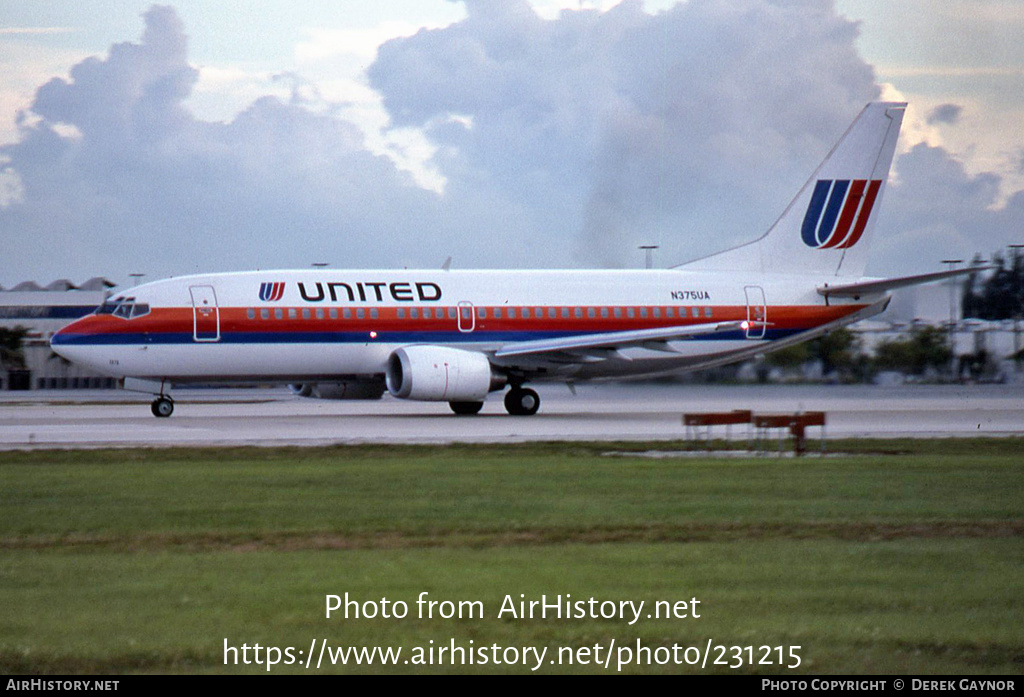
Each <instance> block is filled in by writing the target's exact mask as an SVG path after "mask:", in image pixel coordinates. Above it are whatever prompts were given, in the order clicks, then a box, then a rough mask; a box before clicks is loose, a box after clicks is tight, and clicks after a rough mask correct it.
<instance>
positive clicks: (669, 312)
mask: <svg viewBox="0 0 1024 697" xmlns="http://www.w3.org/2000/svg"><path fill="white" fill-rule="evenodd" d="M665 316H666V317H675V316H676V310H675V308H674V307H666V308H665Z"/></svg>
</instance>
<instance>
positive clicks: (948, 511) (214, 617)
mask: <svg viewBox="0 0 1024 697" xmlns="http://www.w3.org/2000/svg"><path fill="white" fill-rule="evenodd" d="M647 447H651V448H657V449H661V450H672V449H674V446H672V445H666V444H658V445H657V446H654V445H638V444H628V445H627V444H614V445H608V444H592V445H588V444H536V445H523V446H451V447H388V446H372V447H371V446H359V447H338V448H322V449H319V448H318V449H223V450H192V449H189V450H186V449H181V450H119V451H41V452H24V453H2V454H0V607H2V610H0V672H6V673H46V672H53V673H128V672H157V673H191V672H203V673H210V672H221V673H234V672H265V671H266V666H264V665H255V664H251V665H237V666H236V665H233V664H232V665H225V651H224V647H225V641H226V642H227V644H228V645H229V646H232V647H238V648H239V649H240V648H241V647H242V645H243V644H245V645H247V646H250V647H251V646H254V645H255V644H257V643H259V644H260V645H261V646H263V647H266V646H276V647H281V648H282V649H283V648H284V647H293V655H294V656H297V654H298V652H299V651H302V652H303V653H302V655H301V656H300V657H298V660H296V661H294V662H293V663H292V664H291V665H283V664H281V665H276V666H274V667H273V669H272V672H275V673H286V672H292V673H296V672H308V673H316V672H377V673H380V672H387V673H397V672H464V673H480V672H488V673H490V672H506V673H529V672H531V668H532V667H533V665H534V664H535V661H533V660H530V661H527V665H523V661H522V660H520V661H519V662H518V663H517V664H514V665H508V664H502V665H494V664H493V663H488V664H486V665H472V666H470V665H456V666H452V665H451V664H450V661H448V662H446V663H445V664H443V665H437V664H436V662H435V664H434V665H415V664H405V663H404V662H402V661H404V660H406V659H408V658H410V657H411V656H412V652H413V651H414V650H415V649H416V648H417V647H421V648H436V647H439V646H449V645H450V643H451V642H452V641H453V640H454V642H455V644H456V645H458V646H460V647H463V648H467V649H468V648H479V647H490V646H492V645H495V644H496V645H498V646H499V647H503V648H504V647H518V648H519V649H522V648H523V647H535V648H538V649H541V648H547V653H546V654H545V660H544V661H543V662H542V665H541V667H540V671H541V672H594V673H605V672H616V663H617V660H618V659H620V658H623V657H624V654H622V653H621V649H622V647H632V648H634V649H635V648H636V644H637V641H638V640H639V641H640V643H641V645H642V646H643V647H647V648H650V649H651V650H652V651H653V650H654V649H657V648H658V647H663V651H662V653H661V654H660V655H661V656H665V655H667V653H666V652H667V651H669V650H670V648H671V647H673V646H676V647H679V649H678V651H680V652H681V651H683V650H685V648H686V647H700V649H701V650H704V649H705V647H706V646H707V644H708V642H709V641H710V642H711V645H712V646H719V645H721V646H724V647H733V646H740V647H747V646H752V647H754V648H753V650H752V651H753V655H754V656H755V658H756V659H760V658H762V657H763V656H764V652H763V651H760V650H759V647H761V646H769V647H777V646H782V647H785V650H787V651H788V649H789V647H791V646H799V647H800V649H799V650H798V655H799V656H800V666H799V667H798V668H796V669H788V668H786V667H783V666H780V665H778V660H774V661H773V662H772V663H770V664H758V663H757V662H756V660H755V662H754V665H750V664H749V663H750V661H748V660H742V661H741V660H740V659H736V658H734V655H733V653H730V652H729V651H725V652H723V653H721V654H716V653H714V652H713V653H711V654H710V658H709V660H708V661H707V665H705V666H704V667H703V668H702V667H701V666H700V665H688V664H687V663H686V662H684V663H683V664H682V665H675V664H672V663H669V664H666V665H636V664H635V663H631V664H629V665H626V666H624V667H623V671H622V672H631V673H655V672H676V673H678V672H684V673H686V672H688V673H701V672H704V673H712V672H717V673H729V672H759V673H769V674H802V673H905V674H910V673H925V674H940V673H1021V671H1022V669H1024V598H1022V593H1021V591H1022V588H1024V584H1022V581H1021V579H1024V486H1022V485H1024V440H1020V439H1012V440H991V439H986V440H971V441H966V440H942V441H916V442H915V441H891V442H881V441H866V442H846V443H835V444H831V445H830V447H831V448H832V449H833V450H840V451H843V452H846V453H850V454H849V455H848V456H842V457H828V458H817V457H808V458H804V459H801V460H792V459H776V458H760V459H724V460H723V459H714V460H712V459H707V458H700V457H697V458H691V457H686V458H669V459H649V458H642V457H629V456H626V457H621V456H619V457H608V456H606V455H604V453H606V452H608V451H617V452H622V451H624V450H643V449H646V448H647ZM678 447H680V448H682V446H678ZM424 591H425V592H427V593H429V595H428V596H427V597H428V599H432V600H436V601H442V600H449V601H460V600H461V601H478V602H479V606H478V607H481V608H483V610H484V612H483V616H482V617H464V618H462V619H458V618H451V619H444V618H440V617H437V616H435V617H434V618H420V617H418V616H417V605H416V599H417V598H418V597H419V595H420V593H422V592H424ZM346 592H347V593H349V594H350V597H351V598H355V599H358V600H359V601H361V602H362V601H371V600H372V601H380V600H381V599H382V598H385V597H386V598H387V599H388V600H389V601H392V602H394V601H404V602H405V603H407V604H408V607H409V613H408V616H407V617H405V618H401V619H399V618H387V619H385V618H381V617H377V618H374V619H368V618H363V617H361V618H359V619H354V618H352V619H347V620H346V619H344V618H343V617H342V616H341V615H340V614H335V615H334V616H333V617H332V618H331V619H327V618H325V616H324V615H325V613H324V610H325V596H326V595H328V594H334V595H340V596H344V594H345V593H346ZM520 594H522V595H523V596H525V599H526V600H539V599H540V598H541V596H542V595H546V596H547V597H548V599H549V601H550V599H551V598H553V597H555V596H559V595H561V596H563V598H564V597H565V596H566V595H569V596H571V598H572V600H588V599H589V598H591V597H593V598H595V599H596V600H597V601H616V603H617V602H618V601H634V602H636V603H639V602H640V601H644V603H645V605H644V614H643V615H642V616H641V617H640V619H638V620H637V621H635V622H634V623H633V624H632V625H630V624H629V623H628V620H622V619H618V618H615V619H603V618H595V619H591V618H584V619H555V618H551V617H549V618H548V619H539V618H534V619H528V618H518V617H511V616H510V615H509V613H505V615H504V616H503V617H501V618H499V617H498V612H499V609H500V608H501V607H502V602H503V599H504V597H505V596H506V595H509V596H511V598H512V599H514V600H515V601H517V602H518V601H519V600H520V599H521V598H520ZM692 598H697V599H699V600H700V601H701V602H700V605H699V612H700V615H701V616H700V617H699V618H695V617H692V616H688V617H686V618H682V619H680V618H654V617H652V618H650V619H648V618H647V617H646V613H647V612H648V611H649V610H651V608H652V607H653V605H654V603H655V602H656V601H671V602H676V601H680V600H687V601H689V600H691V599H692ZM378 607H379V605H378ZM630 619H631V618H630ZM320 641H326V642H327V646H328V647H344V646H356V647H373V646H382V647H385V646H391V647H402V649H403V654H402V657H401V660H400V662H399V664H398V665H394V666H382V665H380V663H379V662H376V663H374V664H373V665H359V666H356V665H352V664H349V665H346V666H342V665H328V664H323V665H321V668H320V669H319V671H318V670H317V669H316V667H315V663H316V661H315V659H314V660H312V666H311V668H309V669H306V668H305V667H304V662H305V660H306V659H307V654H309V652H310V646H311V644H313V643H314V642H320ZM471 641H472V642H473V643H472V644H470V642H471ZM612 641H614V642H615V646H616V647H618V649H616V651H617V652H618V653H616V655H615V656H614V657H612V658H611V661H610V667H609V668H607V669H606V668H605V667H604V666H603V665H595V663H594V662H593V661H594V660H595V656H594V655H593V653H592V652H591V654H587V652H586V649H587V648H588V647H590V648H592V647H594V646H595V645H597V646H600V647H602V650H607V648H608V647H609V646H610V645H611V642H612ZM430 642H433V644H431V643H430ZM317 646H319V644H315V645H314V649H315V650H314V653H316V652H317V651H318V650H319V649H318V648H316V647H317ZM580 649H583V651H582V652H579V653H577V652H578V651H579V650H580ZM559 652H562V653H561V654H559ZM570 653H572V654H573V657H574V662H573V663H572V664H566V663H565V661H564V660H563V661H562V664H561V665H559V664H557V659H558V658H559V656H560V655H561V656H563V657H564V656H568V655H569V654H570ZM239 655H240V654H239ZM656 655H658V654H656ZM677 655H678V654H677ZM693 655H694V654H693V653H690V654H687V657H688V658H692V656H693ZM742 655H743V656H748V655H749V654H747V653H744V654H742ZM772 656H774V657H775V658H777V654H772ZM250 657H254V656H251V655H250ZM581 658H582V659H583V660H589V661H591V662H589V663H586V664H581V663H579V662H576V661H578V660H579V659H581ZM715 658H719V659H721V660H725V661H726V664H725V665H722V664H719V665H715V664H714V660H715ZM770 658H771V656H770ZM552 659H555V660H556V664H551V663H550V662H549V661H550V660H552ZM603 659H604V655H603V654H598V657H597V659H596V660H601V661H603ZM300 661H301V662H302V663H301V664H300ZM730 662H731V663H742V665H741V666H740V667H738V668H730V667H729V666H728V663H730ZM785 663H792V661H785Z"/></svg>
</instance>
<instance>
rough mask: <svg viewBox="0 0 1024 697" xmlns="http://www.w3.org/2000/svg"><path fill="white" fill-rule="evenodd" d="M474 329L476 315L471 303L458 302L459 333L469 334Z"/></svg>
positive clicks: (465, 301) (466, 301)
mask: <svg viewBox="0 0 1024 697" xmlns="http://www.w3.org/2000/svg"><path fill="white" fill-rule="evenodd" d="M474 329H476V313H475V312H473V303H471V302H469V301H468V300H462V301H461V302H459V331H460V332H471V331H473V330H474Z"/></svg>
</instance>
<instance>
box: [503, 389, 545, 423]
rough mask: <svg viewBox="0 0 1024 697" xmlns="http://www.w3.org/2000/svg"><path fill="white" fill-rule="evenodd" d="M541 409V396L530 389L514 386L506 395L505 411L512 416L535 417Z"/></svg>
mask: <svg viewBox="0 0 1024 697" xmlns="http://www.w3.org/2000/svg"><path fill="white" fill-rule="evenodd" d="M538 409H540V395H538V394H537V393H536V392H534V391H533V390H531V389H530V388H529V387H516V386H513V387H512V389H511V390H509V391H508V394H506V395H505V410H506V411H507V412H508V413H509V414H511V415H512V416H533V415H534V414H536V413H537V410H538Z"/></svg>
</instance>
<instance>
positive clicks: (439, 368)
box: [385, 346, 505, 402]
mask: <svg viewBox="0 0 1024 697" xmlns="http://www.w3.org/2000/svg"><path fill="white" fill-rule="evenodd" d="M385 378H386V381H387V386H388V392H390V393H391V394H392V395H394V396H395V397H400V398H402V399H417V400H423V401H431V402H482V401H484V398H486V397H487V393H488V392H491V391H492V390H498V389H501V388H502V387H504V383H505V380H504V378H502V377H501V376H499V375H495V374H494V371H493V370H492V369H491V363H490V361H488V360H487V356H485V355H483V354H481V353H474V352H472V351H463V350H461V349H453V348H446V347H444V346H406V347H404V348H400V349H397V350H396V351H394V352H393V353H392V354H391V356H390V357H389V358H388V367H387V372H386V373H385Z"/></svg>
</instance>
